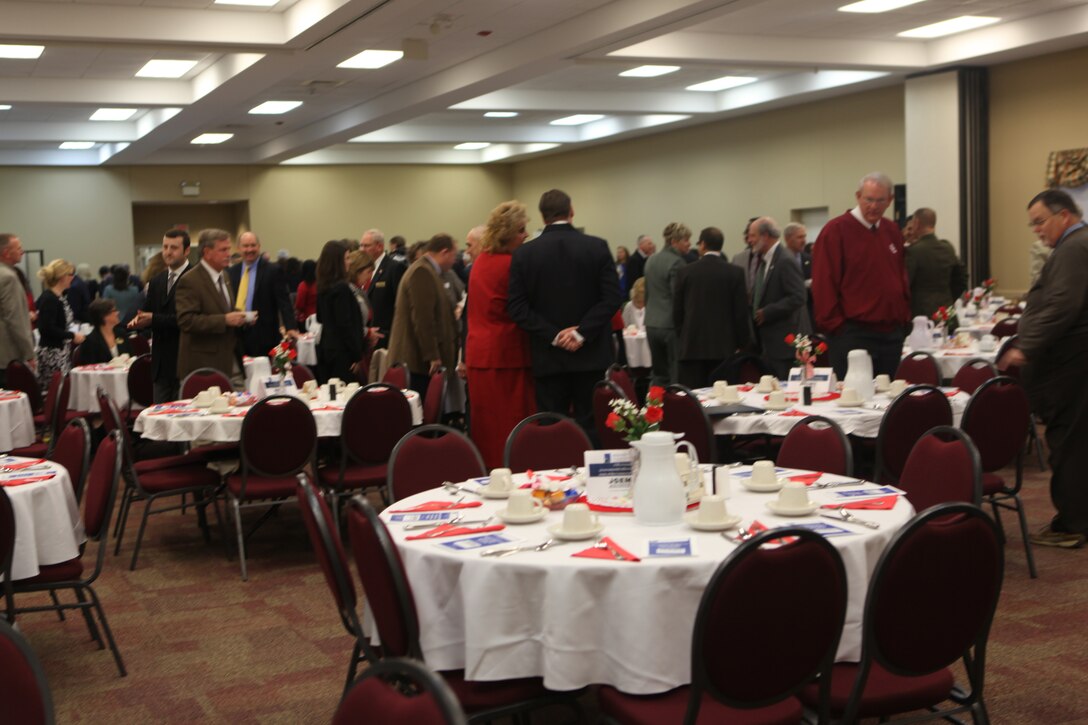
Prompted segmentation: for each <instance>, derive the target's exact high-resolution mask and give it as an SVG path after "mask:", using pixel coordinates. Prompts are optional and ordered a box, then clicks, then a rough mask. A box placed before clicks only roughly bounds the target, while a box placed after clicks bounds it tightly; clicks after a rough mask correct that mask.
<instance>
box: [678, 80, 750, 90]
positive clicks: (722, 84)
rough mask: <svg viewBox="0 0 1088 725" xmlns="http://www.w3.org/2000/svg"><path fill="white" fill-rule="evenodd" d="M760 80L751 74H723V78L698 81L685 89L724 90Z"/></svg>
mask: <svg viewBox="0 0 1088 725" xmlns="http://www.w3.org/2000/svg"><path fill="white" fill-rule="evenodd" d="M758 80H759V79H758V78H751V77H749V76H722V77H721V78H715V79H713V80H709V81H703V82H702V83H696V84H695V85H693V86H688V87H687V88H686V89H685V90H688V91H703V92H708V91H724V90H727V89H729V88H736V87H737V86H745V85H748V84H749V83H755V82H756V81H758Z"/></svg>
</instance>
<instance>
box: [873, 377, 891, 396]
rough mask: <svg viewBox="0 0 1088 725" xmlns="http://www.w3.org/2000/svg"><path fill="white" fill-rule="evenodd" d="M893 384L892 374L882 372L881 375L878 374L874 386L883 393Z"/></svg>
mask: <svg viewBox="0 0 1088 725" xmlns="http://www.w3.org/2000/svg"><path fill="white" fill-rule="evenodd" d="M891 385H892V379H891V376H890V375H885V374H884V373H881V374H880V375H877V376H876V381H875V383H874V387H875V388H876V389H877V390H878V391H880V392H881V393H883V392H884V391H885V390H887V389H888V388H890V387H891Z"/></svg>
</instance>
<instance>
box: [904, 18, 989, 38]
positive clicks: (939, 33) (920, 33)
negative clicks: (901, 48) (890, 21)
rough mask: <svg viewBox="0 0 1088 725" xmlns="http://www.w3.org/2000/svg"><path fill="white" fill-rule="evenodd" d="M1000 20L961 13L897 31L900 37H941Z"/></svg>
mask: <svg viewBox="0 0 1088 725" xmlns="http://www.w3.org/2000/svg"><path fill="white" fill-rule="evenodd" d="M999 22H1001V18H989V17H984V16H981V15H961V16H960V17H958V18H951V19H949V20H942V21H941V22H939V23H933V24H931V25H923V26H922V27H920V28H913V29H911V30H904V31H903V32H902V33H899V37H901V38H941V37H944V36H945V35H953V34H955V33H964V32H967V31H968V30H974V29H976V28H982V27H985V26H987V25H993V24H994V23H999Z"/></svg>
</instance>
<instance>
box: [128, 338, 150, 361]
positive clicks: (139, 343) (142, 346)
mask: <svg viewBox="0 0 1088 725" xmlns="http://www.w3.org/2000/svg"><path fill="white" fill-rule="evenodd" d="M125 341H126V342H128V349H129V350H131V351H132V354H133V355H136V356H140V355H150V354H151V343H149V342H148V341H147V338H146V337H144V336H143V335H140V334H132V335H129V336H128V337H127V338H126V339H125Z"/></svg>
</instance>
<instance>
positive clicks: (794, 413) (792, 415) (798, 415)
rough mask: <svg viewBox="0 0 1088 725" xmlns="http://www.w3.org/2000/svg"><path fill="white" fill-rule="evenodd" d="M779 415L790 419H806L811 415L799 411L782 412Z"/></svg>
mask: <svg viewBox="0 0 1088 725" xmlns="http://www.w3.org/2000/svg"><path fill="white" fill-rule="evenodd" d="M779 415H785V416H789V417H790V418H807V417H808V416H809V415H811V414H810V413H805V412H803V411H800V410H787V411H784V412H782V413H779Z"/></svg>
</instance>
